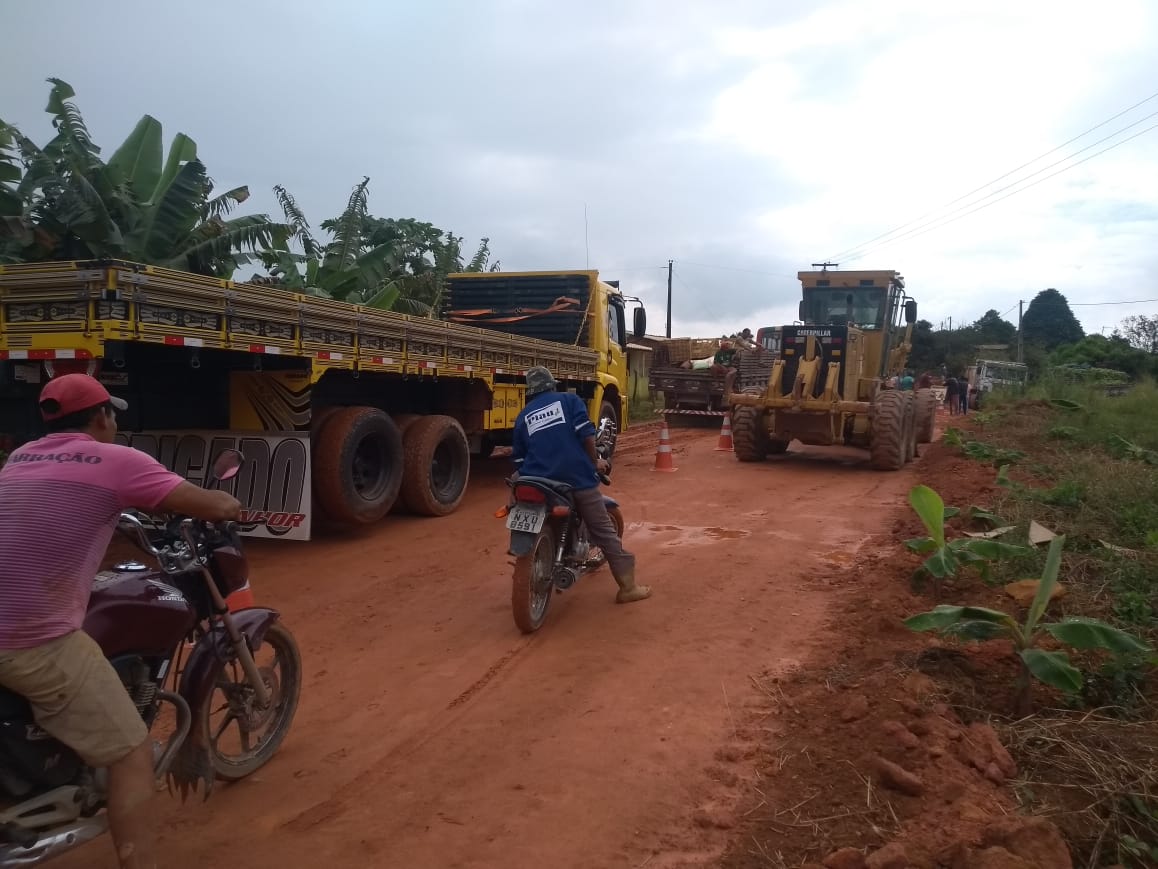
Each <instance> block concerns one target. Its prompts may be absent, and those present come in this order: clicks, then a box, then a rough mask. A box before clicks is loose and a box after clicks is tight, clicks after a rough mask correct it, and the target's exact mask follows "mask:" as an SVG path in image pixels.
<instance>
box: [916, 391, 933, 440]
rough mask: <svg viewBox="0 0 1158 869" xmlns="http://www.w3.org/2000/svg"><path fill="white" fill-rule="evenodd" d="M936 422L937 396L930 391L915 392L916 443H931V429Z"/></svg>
mask: <svg viewBox="0 0 1158 869" xmlns="http://www.w3.org/2000/svg"><path fill="white" fill-rule="evenodd" d="M936 422H937V396H936V395H934V394H933V390H931V389H918V390H917V443H919V444H931V443H932V442H933V427H934V425H935V424H936Z"/></svg>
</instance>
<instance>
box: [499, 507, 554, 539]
mask: <svg viewBox="0 0 1158 869" xmlns="http://www.w3.org/2000/svg"><path fill="white" fill-rule="evenodd" d="M546 518H547V508H546V507H524V506H522V505H521V504H516V505H515V506H514V507H512V508H511V512H510V513H508V514H507V528H509V529H510V530H511V531H526V532H527V533H528V534H538V533H539V531H540V530H541V529H542V528H543V521H544V520H545V519H546Z"/></svg>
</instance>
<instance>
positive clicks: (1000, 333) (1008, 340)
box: [970, 308, 1017, 344]
mask: <svg viewBox="0 0 1158 869" xmlns="http://www.w3.org/2000/svg"><path fill="white" fill-rule="evenodd" d="M970 329H972V330H973V332H975V333H976V335H977V343H978V344H1012V343H1014V342H1015V341H1016V340H1017V327H1016V326H1014V325H1013V324H1012V323H1010V322H1009V321H1008V320H1004V319H1002V317H1001V315H1000V314H998V313H997V311H996V310H995V309H993V308H990V309H989V310H988V311H986V312H985V313H984V314H983V315H982V316H981V319H979V320H978V321H977V322H975V323H974V324H973V325H972V326H971V327H970Z"/></svg>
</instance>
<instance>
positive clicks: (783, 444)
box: [768, 438, 792, 456]
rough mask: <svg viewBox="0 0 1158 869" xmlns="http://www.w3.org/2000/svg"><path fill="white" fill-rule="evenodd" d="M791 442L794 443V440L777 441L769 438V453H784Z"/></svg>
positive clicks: (774, 454) (777, 454) (772, 454)
mask: <svg viewBox="0 0 1158 869" xmlns="http://www.w3.org/2000/svg"><path fill="white" fill-rule="evenodd" d="M790 443H792V441H777V440H772V439H771V438H769V440H768V455H770V456H780V455H783V454H784V453H786V452H788V445H789V444H790Z"/></svg>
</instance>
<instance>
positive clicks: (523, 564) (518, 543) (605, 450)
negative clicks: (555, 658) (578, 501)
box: [496, 419, 623, 634]
mask: <svg viewBox="0 0 1158 869" xmlns="http://www.w3.org/2000/svg"><path fill="white" fill-rule="evenodd" d="M614 449H615V429H614V423H613V422H612V421H611V420H608V419H604V420H601V421H600V424H599V428H598V429H597V430H596V435H595V450H596V452H597V453H598V455H599V457H600V458H602V459H606V460H608V461H610V456H611V453H612V452H613V451H614ZM609 470H610V469H609ZM599 480H600V482H601V483H603V484H604V485H610V484H611V478H610V477H609V476H607V474H600V475H599ZM507 485H508V486H510V487H511V500H510V503H508V504H507V505H506V506H505V507H503V508H502V509H500V510H499V511H498V512H497V513H496V515H497V516H498V517H499V518H502V517H506V520H507V528H508V529H509V530H510V532H511V543H510V549H509V552H510V554H511V555H513V556H515V570H514V575H513V577H512V582H511V610H512V612H513V613H514V617H515V624H516V625H518V626H519V630H521V631H522V632H523V633H525V634H530V633H534V632H535V631H537V630H538V629H539V628H540V627H542V625H543V622H544V620H545V619H546V618H547V608H548V607H549V606H550V605H551V597H552V594H553V593H560V594H561V593H562V592H563V591H565V590H566V589H569V588H571V586H573V585H574V584H575V583H576V582H578V580H579V577H581V576H583V575H584V574H587V573H591V572H592V571H595V570H598V569H599V568H600V567H602V566H603V565H604V564H605V563H606V561H607V559H606V558H605V557H604V555H603V553H602V552H601V551H600V550H599V548H598V547H596V546H592V545H591V543H589V542H588V540H587V528H586V526H585V525H584V523H583V520H582V519H581V518H580V517H579V512H578V511H577V510H576V508H575V501H574V498H573V496H572V494H571V493H572V487H571V486H569V485H567V484H566V483H560V482H558V481H557V480H548V479H547V478H545V477H524V476H519V475H515V476H513V477H511V478H509V479H508V480H507ZM603 503H604V505H605V506H606V507H607V514H608V515H609V516H610V517H611V521H612V522H613V523H615V530H616V533H617V534H618V536H619V537H620V538H622V537H623V513H622V511H620V509H619V504H618V503H617V502H616V501H615V500H614V499H613V498H608V497H604V499H603Z"/></svg>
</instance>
